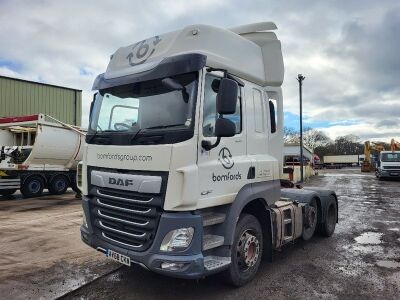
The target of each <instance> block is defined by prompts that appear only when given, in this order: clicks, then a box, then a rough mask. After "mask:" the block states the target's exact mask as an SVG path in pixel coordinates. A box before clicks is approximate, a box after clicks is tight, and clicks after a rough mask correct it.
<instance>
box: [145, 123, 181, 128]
mask: <svg viewBox="0 0 400 300" xmlns="http://www.w3.org/2000/svg"><path fill="white" fill-rule="evenodd" d="M178 126H185V124H173V125H160V126H153V127H147V128H144V129H162V128H168V127H178Z"/></svg>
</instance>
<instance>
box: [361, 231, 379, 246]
mask: <svg viewBox="0 0 400 300" xmlns="http://www.w3.org/2000/svg"><path fill="white" fill-rule="evenodd" d="M382 235H383V234H382V233H380V232H364V233H363V234H361V235H360V236H358V237H356V238H355V240H356V242H357V243H359V244H363V245H378V244H380V243H382V241H381V237H382Z"/></svg>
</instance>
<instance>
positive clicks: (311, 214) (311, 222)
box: [307, 206, 317, 228]
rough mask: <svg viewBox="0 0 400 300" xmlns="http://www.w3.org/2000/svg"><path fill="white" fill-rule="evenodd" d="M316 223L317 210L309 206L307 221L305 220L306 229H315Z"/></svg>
mask: <svg viewBox="0 0 400 300" xmlns="http://www.w3.org/2000/svg"><path fill="white" fill-rule="evenodd" d="M316 223H317V210H316V209H315V207H313V206H310V207H309V211H308V220H307V225H308V226H307V228H313V227H315V225H316Z"/></svg>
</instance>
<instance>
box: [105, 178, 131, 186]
mask: <svg viewBox="0 0 400 300" xmlns="http://www.w3.org/2000/svg"><path fill="white" fill-rule="evenodd" d="M108 183H109V184H115V185H122V186H129V185H133V180H131V179H125V180H124V179H121V178H113V177H109V178H108Z"/></svg>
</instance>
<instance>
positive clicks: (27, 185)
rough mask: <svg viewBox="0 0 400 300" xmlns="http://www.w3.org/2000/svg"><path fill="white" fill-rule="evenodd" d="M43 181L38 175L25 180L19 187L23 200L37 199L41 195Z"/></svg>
mask: <svg viewBox="0 0 400 300" xmlns="http://www.w3.org/2000/svg"><path fill="white" fill-rule="evenodd" d="M43 188H44V180H43V178H42V177H40V176H38V175H32V176H29V177H28V178H26V179H25V180H24V182H23V184H22V187H21V193H22V195H23V196H24V197H25V198H30V197H39V196H40V195H42V192H43Z"/></svg>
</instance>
